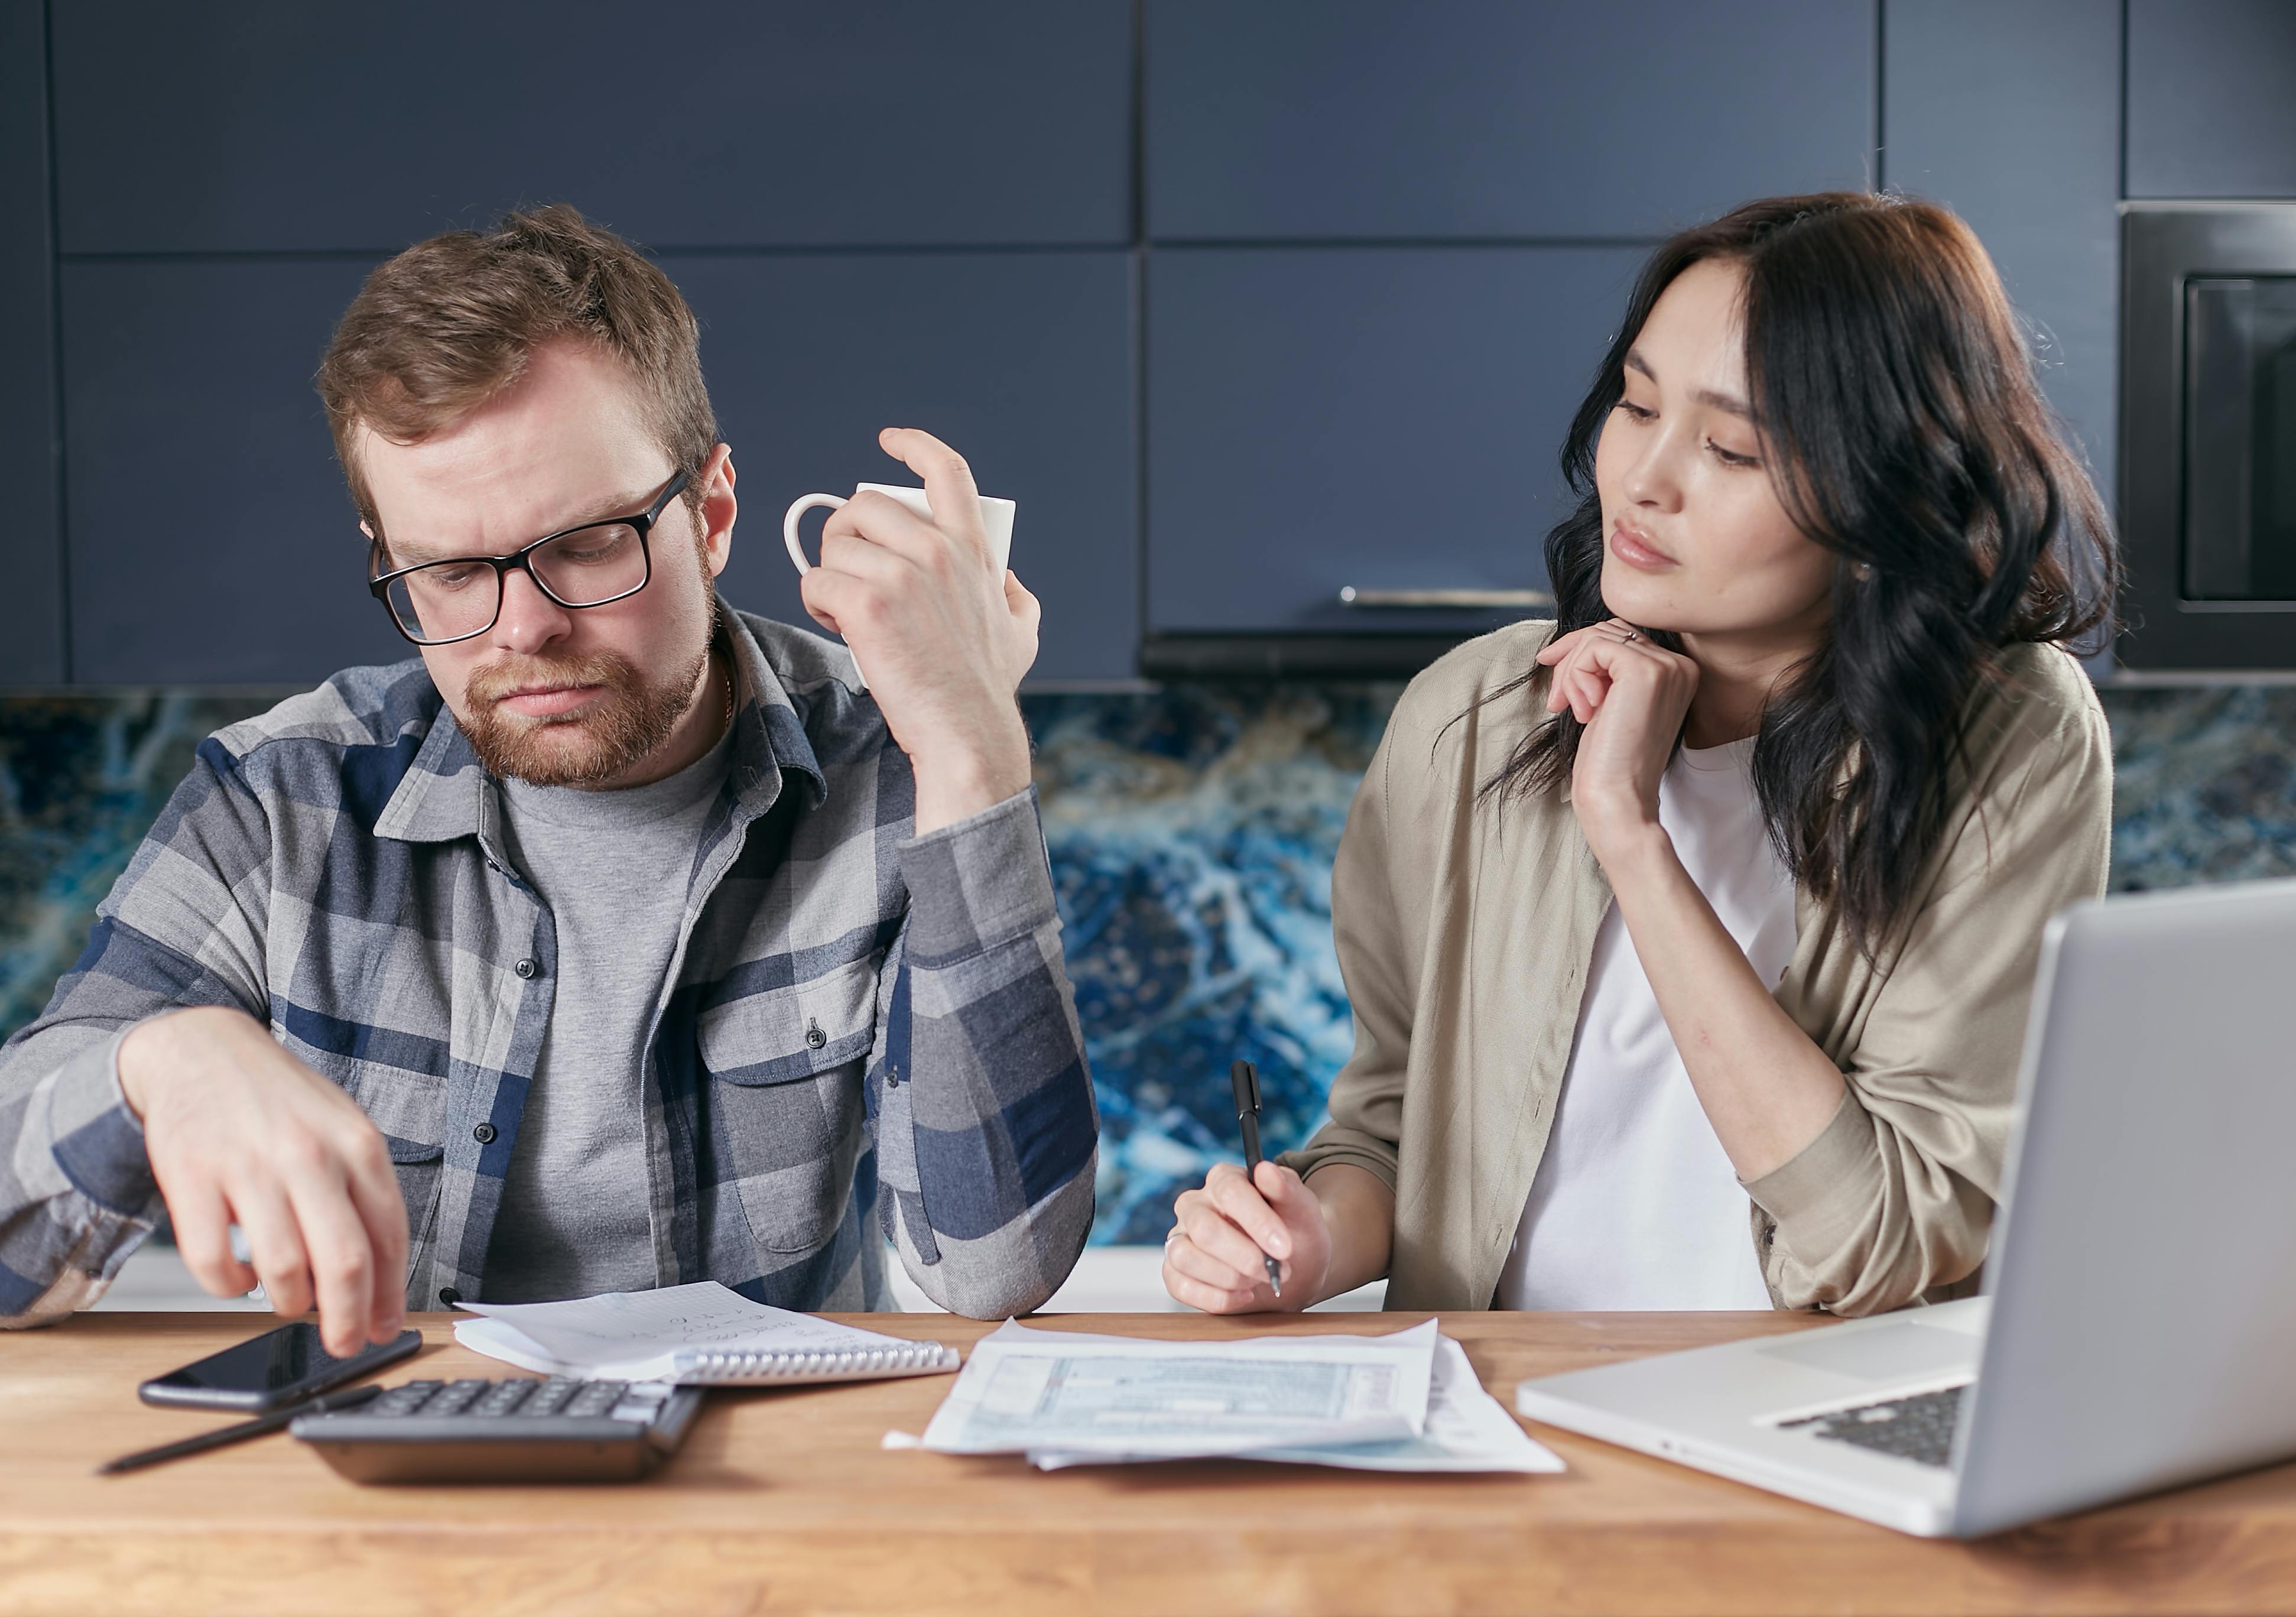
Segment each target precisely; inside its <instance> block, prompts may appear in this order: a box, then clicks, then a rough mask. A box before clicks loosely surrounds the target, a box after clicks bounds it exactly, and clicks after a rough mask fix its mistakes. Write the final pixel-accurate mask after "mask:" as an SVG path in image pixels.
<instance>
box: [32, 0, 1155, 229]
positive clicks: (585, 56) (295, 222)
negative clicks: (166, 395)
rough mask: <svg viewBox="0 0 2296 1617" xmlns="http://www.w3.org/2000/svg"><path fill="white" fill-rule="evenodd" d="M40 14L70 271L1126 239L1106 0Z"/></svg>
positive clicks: (1124, 151)
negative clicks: (574, 214) (463, 235)
mask: <svg viewBox="0 0 2296 1617" xmlns="http://www.w3.org/2000/svg"><path fill="white" fill-rule="evenodd" d="M53 16H54V20H55V28H56V123H57V147H58V163H59V176H60V186H61V199H62V211H61V230H62V248H63V250H64V251H65V252H67V253H90V252H209V251H224V252H242V251H257V250H260V251H280V250H314V249H316V250H347V251H357V250H392V249H395V248H397V247H399V246H402V245H404V244H405V243H406V242H410V241H414V240H416V239H418V238H420V237H422V236H426V235H429V234H432V233H433V232H435V231H437V230H439V229H442V228H446V227H447V226H451V225H454V224H457V223H468V222H471V221H472V220H475V219H483V218H486V217H487V216H488V215H489V214H491V213H492V212H494V211H495V210H496V209H499V208H502V207H504V206H507V205H510V204H512V203H520V202H525V203H539V202H546V201H557V200H560V199H562V198H579V199H580V200H581V201H582V203H583V205H584V206H585V208H586V209H588V210H589V211H591V212H592V213H593V214H594V217H596V218H601V219H603V220H605V221H607V222H609V223H611V225H613V226H615V227H616V228H617V229H619V230H621V231H622V232H624V233H625V234H628V235H631V236H632V237H634V238H635V239H636V240H638V241H641V242H645V243H647V244H648V245H649V246H653V247H670V246H730V247H755V246H768V245H791V244H795V245H824V244H828V245H861V244H880V243H916V242H933V243H940V242H998V243H1013V242H1123V241H1125V240H1127V239H1128V237H1129V234H1130V228H1131V226H1130V219H1131V195H1130V173H1131V156H1130V138H1131V137H1130V127H1131V105H1130V98H1131V78H1132V62H1131V58H1132V28H1133V22H1132V12H1131V7H1130V6H1129V5H1128V4H1126V3H1125V0H970V3H968V4H964V5H948V4H939V0H873V4H867V5H844V4H802V3H799V0H777V3H775V4H743V3H741V0H695V3H692V4H671V5H658V6H652V7H631V6H628V5H620V4H607V3H606V0H548V3H547V4H545V3H544V0H489V3H488V4H480V5H467V4H454V3H453V0H406V3H405V4H392V5H384V6H373V5H340V4H305V3H302V0H250V3H248V4H233V5H227V6H215V5H180V4H165V3H163V0H120V3H119V4H104V5H78V4H75V5H58V6H55V7H53Z"/></svg>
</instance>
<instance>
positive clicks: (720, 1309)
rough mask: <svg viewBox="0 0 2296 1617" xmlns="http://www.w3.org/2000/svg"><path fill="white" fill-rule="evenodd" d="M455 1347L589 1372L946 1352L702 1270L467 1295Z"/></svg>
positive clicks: (914, 1367)
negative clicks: (759, 1295) (623, 1282)
mask: <svg viewBox="0 0 2296 1617" xmlns="http://www.w3.org/2000/svg"><path fill="white" fill-rule="evenodd" d="M463 1306H464V1307H466V1308H468V1309H470V1310H471V1312H472V1313H474V1314H478V1315H480V1316H481V1317H480V1318H477V1319H463V1320H458V1321H457V1322H456V1323H455V1341H457V1342H461V1343H462V1344H463V1346H464V1347H466V1348H470V1349H471V1350H475V1351H477V1352H480V1353H484V1354H486V1355H487V1356H488V1358H499V1359H503V1360H505V1361H506V1362H508V1363H511V1364H514V1365H517V1366H518V1367H521V1369H527V1370H538V1371H540V1372H541V1373H542V1374H544V1375H572V1376H578V1377H581V1378H583V1379H586V1380H591V1381H685V1382H697V1383H754V1382H791V1381H858V1380H866V1379H873V1378H875V1377H878V1376H882V1375H931V1374H934V1373H936V1372H939V1371H945V1370H954V1369H955V1368H956V1363H957V1359H956V1354H955V1350H952V1349H945V1348H943V1347H942V1346H941V1345H940V1344H939V1343H938V1342H909V1341H906V1340H904V1339H902V1338H900V1337H898V1336H881V1335H879V1334H877V1333H876V1332H874V1331H857V1330H855V1329H853V1328H852V1327H851V1326H841V1325H838V1324H835V1323H834V1322H832V1321H831V1320H827V1319H823V1318H821V1317H818V1316H816V1315H812V1314H795V1313H791V1311H790V1310H788V1309H776V1308H768V1307H767V1305H766V1304H764V1303H762V1302H752V1301H750V1300H749V1299H748V1298H747V1297H744V1296H742V1294H741V1293H739V1292H736V1291H734V1290H732V1289H731V1288H730V1287H727V1286H723V1285H718V1284H717V1282H716V1281H714V1280H703V1281H697V1282H695V1283H694V1284H693V1285H671V1286H664V1287H662V1288H661V1289H660V1290H659V1291H652V1292H608V1293H603V1295H601V1296H596V1297H579V1298H575V1299H573V1300H571V1301H565V1302H518V1303H499V1302H472V1303H466V1304H464V1305H463Z"/></svg>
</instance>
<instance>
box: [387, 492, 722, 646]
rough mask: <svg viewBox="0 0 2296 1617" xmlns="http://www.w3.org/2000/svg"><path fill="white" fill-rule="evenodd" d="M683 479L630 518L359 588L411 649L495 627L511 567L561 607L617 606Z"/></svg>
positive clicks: (643, 575) (633, 589)
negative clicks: (503, 553) (649, 535)
mask: <svg viewBox="0 0 2296 1617" xmlns="http://www.w3.org/2000/svg"><path fill="white" fill-rule="evenodd" d="M686 482H687V478H686V474H685V472H679V473H678V474H677V475H676V477H673V478H671V479H670V480H669V486H668V488H664V489H663V490H662V491H661V492H660V494H658V495H656V496H655V497H654V501H653V504H652V505H649V506H647V507H646V508H645V509H644V511H643V512H640V513H638V514H637V515H635V516H618V517H607V518H605V519H603V520H602V521H595V522H585V523H583V524H582V525H581V526H580V527H578V528H568V529H562V530H560V531H559V532H557V533H549V534H545V535H543V537H542V538H538V539H537V540H535V541H534V543H533V544H531V545H529V546H524V547H523V548H521V549H520V550H518V551H516V552H515V553H513V554H510V555H506V556H450V557H448V558H447V559H446V560H445V561H440V562H423V563H422V564H421V565H420V566H416V567H401V568H399V569H398V570H396V571H393V572H386V573H375V574H374V575H373V577H371V578H369V579H367V583H366V587H367V588H368V589H369V590H370V591H372V592H373V595H374V598H375V599H376V600H378V601H380V602H381V603H382V605H383V610H384V611H386V612H389V614H390V621H391V623H392V625H393V626H394V627H396V628H398V632H399V633H400V634H402V635H404V636H406V637H407V638H408V639H409V640H412V641H413V642H414V644H417V645H451V644H453V643H454V642H455V641H457V640H468V639H471V638H472V637H473V636H479V635H483V634H485V633H486V632H487V631H488V629H490V628H494V626H495V620H496V619H497V618H499V617H501V616H502V597H503V575H504V573H506V572H508V571H510V570H512V568H515V569H517V570H519V571H521V572H522V573H524V574H525V575H526V576H527V577H528V578H529V579H533V580H534V585H535V587H536V588H537V589H539V590H540V591H541V592H542V593H543V594H544V595H547V596H549V597H550V598H551V599H552V600H553V601H555V602H557V603H558V604H559V605H561V606H566V607H585V606H603V605H605V604H606V603H608V602H610V601H620V600H624V599H626V598H627V597H628V596H631V595H635V594H637V593H638V591H640V590H642V589H644V587H646V581H647V580H648V579H651V578H652V577H653V558H652V554H651V552H650V550H649V548H648V546H647V544H646V535H647V533H648V532H649V531H651V530H652V527H653V525H654V523H655V521H657V520H659V519H660V516H661V513H662V508H663V507H664V506H666V505H668V504H669V502H670V501H672V500H674V499H676V497H677V496H678V494H679V492H680V491H681V490H682V489H684V488H685V485H686ZM382 554H383V553H382V543H381V540H377V541H376V542H375V544H374V546H373V549H372V550H371V551H370V552H369V554H368V558H367V568H368V570H369V571H370V572H371V573H373V569H374V568H375V567H376V566H377V565H378V564H379V563H380V562H381V560H382Z"/></svg>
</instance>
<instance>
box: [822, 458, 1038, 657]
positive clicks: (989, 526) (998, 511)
mask: <svg viewBox="0 0 2296 1617" xmlns="http://www.w3.org/2000/svg"><path fill="white" fill-rule="evenodd" d="M853 492H854V493H855V494H857V495H861V494H882V495H886V496H888V497H891V498H893V499H896V500H898V501H899V502H900V503H901V504H902V505H906V506H907V507H908V508H909V509H910V510H911V511H914V512H915V513H917V514H918V515H919V516H921V517H922V518H924V519H925V521H928V522H930V521H932V505H931V503H930V502H928V501H927V500H926V498H925V491H924V490H923V489H922V488H895V487H894V486H893V485H892V484H890V483H863V484H861V485H860V486H859V487H857V488H855V489H854V490H853ZM845 501H846V497H845V496H843V495H841V494H808V495H807V496H805V497H803V498H801V499H799V500H798V501H797V502H796V503H795V504H793V505H791V506H790V508H789V510H788V511H786V512H784V513H783V515H782V543H783V544H784V545H786V546H789V554H790V560H791V561H792V562H796V563H797V570H798V571H799V572H800V573H808V572H811V571H812V570H813V562H811V561H809V560H808V559H807V557H806V554H805V546H803V545H802V544H800V543H799V540H798V535H797V524H798V519H799V517H802V516H803V515H804V514H805V513H807V512H808V511H810V510H812V509H813V508H814V507H815V506H816V505H825V506H827V507H828V508H829V509H830V510H832V511H834V510H836V509H837V508H838V507H839V506H840V505H844V504H845ZM1014 509H1015V507H1014V505H1013V502H1012V501H1011V500H998V499H991V498H989V497H988V496H987V495H985V494H984V495H982V496H981V497H980V525H981V527H982V529H985V530H986V531H987V533H988V559H989V560H990V561H992V562H995V563H996V571H997V575H998V576H999V577H1000V578H1001V577H1003V575H1004V572H1005V567H1006V566H1007V565H1008V564H1009V563H1010V562H1011V560H1012V555H1013V511H1014ZM847 649H849V650H850V649H851V648H850V647H849V648H847ZM853 671H854V673H855V674H857V675H859V676H860V680H861V684H862V685H863V686H864V687H866V686H867V685H868V683H869V677H868V676H867V675H865V674H863V673H861V660H860V659H859V658H858V657H856V658H855V659H854V660H853Z"/></svg>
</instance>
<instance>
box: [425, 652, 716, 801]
mask: <svg viewBox="0 0 2296 1617" xmlns="http://www.w3.org/2000/svg"><path fill="white" fill-rule="evenodd" d="M707 661H709V640H708V639H707V638H704V639H703V641H702V642H701V645H700V647H699V648H697V649H696V650H695V652H694V653H693V660H692V661H690V662H688V663H687V664H686V665H685V668H684V669H681V670H679V671H678V672H677V673H676V674H675V675H673V676H672V677H670V678H668V679H666V680H664V681H663V682H662V683H661V684H660V685H652V686H649V685H647V684H646V682H645V677H644V675H642V674H640V673H639V672H638V669H637V666H636V665H635V663H633V662H631V661H630V660H629V659H628V658H627V657H624V656H621V655H619V654H618V653H613V652H599V653H594V655H591V656H588V657H579V658H564V659H561V658H547V657H520V658H515V659H513V660H512V661H508V662H503V663H496V664H494V665H492V666H490V667H488V668H483V669H478V670H476V671H475V672H473V673H472V674H471V677H470V682H469V683H468V684H467V685H464V686H463V700H464V703H465V705H467V706H468V707H469V709H470V710H471V713H470V718H469V719H468V720H467V721H466V722H465V723H464V725H463V734H464V735H468V736H469V737H470V740H471V750H472V751H475V752H477V753H478V755H479V761H480V763H482V764H484V765H485V766H486V767H487V769H488V772H489V773H491V774H493V775H495V776H497V777H498V778H505V777H506V778H509V779H513V780H522V781H526V782H528V783H529V784H533V785H537V786H594V785H596V784H599V783H600V782H601V781H607V780H611V779H612V778H613V777H614V776H617V775H619V774H621V773H622V772H623V771H624V770H625V769H627V768H628V767H630V766H631V765H633V764H635V763H636V762H637V761H638V760H639V759H642V758H644V757H645V756H646V754H647V753H649V752H652V751H653V750H654V749H655V748H657V747H659V746H660V745H661V744H662V743H663V742H665V741H667V740H668V739H669V733H670V732H671V731H672V730H674V729H676V727H677V721H678V720H679V719H681V718H685V712H686V710H687V709H688V708H690V707H692V706H693V700H694V696H693V693H694V690H695V688H696V687H697V686H698V685H700V684H701V669H702V665H703V664H704V663H705V662H707ZM538 683H546V684H549V685H599V686H603V688H604V695H603V697H602V698H599V699H596V700H594V701H593V702H591V704H590V705H589V706H588V707H586V708H585V709H584V710H581V711H580V712H579V713H577V714H570V715H568V716H566V717H564V718H529V717H528V716H527V715H525V714H522V713H510V712H505V711H504V710H503V709H502V707H501V705H500V704H501V702H502V700H503V698H504V697H505V696H507V695H509V694H511V693H512V691H515V690H517V689H518V688H519V687H520V686H521V685H534V684H538Z"/></svg>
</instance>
